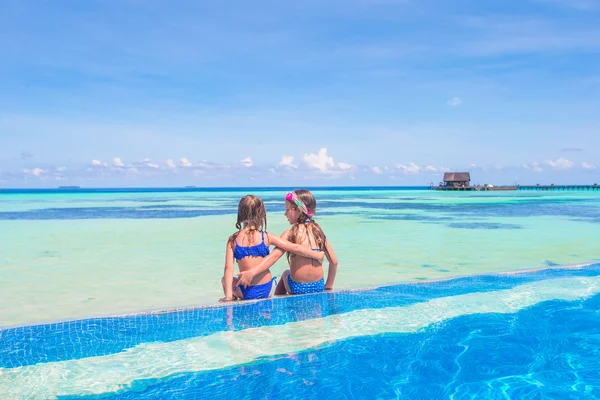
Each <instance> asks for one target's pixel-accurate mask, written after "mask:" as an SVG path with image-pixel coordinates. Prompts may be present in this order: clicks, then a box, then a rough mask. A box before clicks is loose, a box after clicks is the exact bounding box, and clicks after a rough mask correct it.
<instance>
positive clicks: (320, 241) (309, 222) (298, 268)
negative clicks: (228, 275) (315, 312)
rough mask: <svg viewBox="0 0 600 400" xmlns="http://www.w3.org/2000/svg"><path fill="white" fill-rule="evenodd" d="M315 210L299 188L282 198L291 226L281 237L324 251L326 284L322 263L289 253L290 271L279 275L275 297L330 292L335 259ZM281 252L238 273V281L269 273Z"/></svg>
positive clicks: (307, 193)
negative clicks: (327, 263) (326, 267)
mask: <svg viewBox="0 0 600 400" xmlns="http://www.w3.org/2000/svg"><path fill="white" fill-rule="evenodd" d="M316 209H317V201H316V199H315V197H314V196H313V194H312V193H311V192H310V191H308V190H303V189H302V190H294V191H293V192H290V193H288V194H287V195H286V196H285V216H286V218H287V220H288V222H289V223H290V225H292V227H291V228H290V229H288V230H286V231H285V232H283V234H282V235H281V238H282V239H285V240H289V241H290V242H292V243H296V244H299V245H301V246H302V247H303V248H304V249H305V250H308V249H312V250H315V251H320V252H323V253H324V254H325V256H326V257H327V260H328V261H329V269H328V272H327V282H325V279H324V271H323V262H322V261H320V260H318V259H316V258H315V257H306V256H305V255H304V254H302V253H300V252H294V253H295V254H290V252H288V262H289V265H290V269H289V270H286V271H285V272H284V273H283V275H282V276H281V281H280V282H279V284H278V285H277V288H276V290H275V294H276V295H280V294H286V293H289V294H306V293H316V292H322V291H324V290H333V282H334V280H335V275H336V273H337V267H338V260H337V257H336V255H335V252H334V251H333V248H332V247H331V244H330V243H329V241H328V240H327V238H326V237H325V233H324V232H323V230H322V229H321V227H320V226H319V225H318V224H317V223H316V222H315V220H314V216H315V213H316ZM283 250H285V249H283ZM283 250H282V249H279V248H277V249H275V250H273V253H272V254H271V255H270V256H269V257H267V258H265V259H264V260H263V261H262V262H261V263H260V264H259V265H257V266H256V267H255V268H253V269H250V270H246V271H244V272H241V273H240V274H239V275H238V278H239V282H240V283H245V282H249V281H250V280H252V281H254V279H256V276H260V275H261V274H262V273H263V271H268V270H269V268H270V267H271V265H273V264H274V263H275V262H277V260H278V259H279V258H281V256H282V255H283V254H284V251H283Z"/></svg>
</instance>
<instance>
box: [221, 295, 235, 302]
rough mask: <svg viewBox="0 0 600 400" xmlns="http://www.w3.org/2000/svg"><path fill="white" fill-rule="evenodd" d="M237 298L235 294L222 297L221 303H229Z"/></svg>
mask: <svg viewBox="0 0 600 400" xmlns="http://www.w3.org/2000/svg"><path fill="white" fill-rule="evenodd" d="M236 300H237V299H236V298H235V297H233V296H231V297H222V298H220V299H219V303H229V302H230V301H236Z"/></svg>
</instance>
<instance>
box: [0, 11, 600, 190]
mask: <svg viewBox="0 0 600 400" xmlns="http://www.w3.org/2000/svg"><path fill="white" fill-rule="evenodd" d="M292 3H298V4H292ZM0 143H1V146H0V186H1V187H55V186H58V185H82V186H96V187H102V186H180V185H196V186H230V185H232V186H240V185H243V186H276V185H286V186H287V185H292V186H293V185H307V186H308V185H425V184H428V183H429V182H439V180H440V178H441V176H442V173H443V172H444V171H447V170H460V171H463V170H465V171H471V175H472V178H473V181H474V183H495V184H503V183H513V182H519V183H522V184H527V183H531V184H534V183H594V182H598V181H600V179H599V178H600V176H599V175H600V174H599V171H600V0H486V1H479V0H469V1H467V0H455V1H452V2H450V1H446V0H419V1H417V0H345V1H341V0H330V1H327V2H323V1H317V0H304V1H301V2H282V1H275V0H264V1H263V0H258V1H253V2H230V1H186V0H180V1H177V2H172V1H158V0H156V1H153V0H146V1H141V0H119V1H111V2H108V1H93V0H88V1H79V0H63V1H60V2H58V1H57V2H50V1H20V0H4V1H2V3H1V4H0Z"/></svg>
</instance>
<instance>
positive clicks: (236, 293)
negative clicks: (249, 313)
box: [221, 276, 244, 300]
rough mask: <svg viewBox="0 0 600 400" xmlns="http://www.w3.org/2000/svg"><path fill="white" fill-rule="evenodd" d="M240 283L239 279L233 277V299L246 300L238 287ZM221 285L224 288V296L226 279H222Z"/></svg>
mask: <svg viewBox="0 0 600 400" xmlns="http://www.w3.org/2000/svg"><path fill="white" fill-rule="evenodd" d="M237 282H238V278H237V277H236V276H234V277H233V285H232V286H233V287H232V292H233V297H234V298H236V299H241V300H243V299H244V295H243V294H242V291H241V290H240V288H239V287H238V285H237ZM221 285H222V286H223V294H225V277H223V278H221Z"/></svg>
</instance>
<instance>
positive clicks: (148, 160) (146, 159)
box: [129, 158, 160, 171]
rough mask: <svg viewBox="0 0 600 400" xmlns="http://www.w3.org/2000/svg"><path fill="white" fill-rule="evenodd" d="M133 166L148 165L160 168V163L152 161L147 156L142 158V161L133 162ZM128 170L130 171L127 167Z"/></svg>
mask: <svg viewBox="0 0 600 400" xmlns="http://www.w3.org/2000/svg"><path fill="white" fill-rule="evenodd" d="M133 166H134V167H149V168H153V169H158V168H160V165H158V164H155V163H153V162H152V160H150V159H149V158H144V159H143V160H142V161H139V162H134V163H133ZM129 171H131V169H129ZM136 171H138V169H136Z"/></svg>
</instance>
